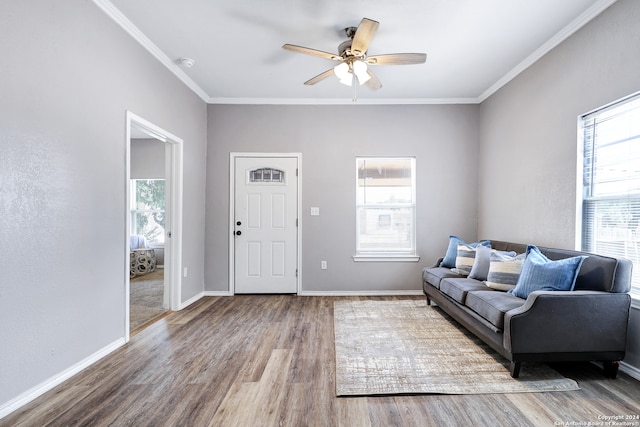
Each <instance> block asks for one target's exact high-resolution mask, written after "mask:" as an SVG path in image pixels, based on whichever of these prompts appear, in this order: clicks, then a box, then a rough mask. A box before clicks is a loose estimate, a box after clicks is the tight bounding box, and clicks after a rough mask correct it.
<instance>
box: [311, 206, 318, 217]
mask: <svg viewBox="0 0 640 427" xmlns="http://www.w3.org/2000/svg"><path fill="white" fill-rule="evenodd" d="M311 215H312V216H318V215H320V208H318V207H315V206H313V207H312V208H311Z"/></svg>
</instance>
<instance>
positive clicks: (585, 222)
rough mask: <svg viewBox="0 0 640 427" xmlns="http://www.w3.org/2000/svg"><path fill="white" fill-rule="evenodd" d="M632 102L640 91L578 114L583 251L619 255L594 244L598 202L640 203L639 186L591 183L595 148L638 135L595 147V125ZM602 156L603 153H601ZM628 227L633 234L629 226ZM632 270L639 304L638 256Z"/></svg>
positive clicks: (579, 229) (579, 233)
mask: <svg viewBox="0 0 640 427" xmlns="http://www.w3.org/2000/svg"><path fill="white" fill-rule="evenodd" d="M631 103H636V104H637V103H640V92H637V93H634V94H632V95H629V96H627V97H625V98H622V99H620V100H618V101H615V102H613V103H611V104H607V105H605V106H603V107H601V108H598V109H596V110H593V111H591V112H589V113H586V114H582V115H580V116H579V117H578V154H579V155H578V159H579V163H578V177H577V184H578V193H577V196H578V197H577V199H578V215H577V224H578V227H577V230H576V231H577V233H576V236H577V239H576V240H577V241H578V245H577V246H578V247H579V248H580V249H581V250H583V251H585V252H591V253H597V254H600V255H604V256H613V257H616V256H617V257H620V256H621V255H620V254H616V253H614V252H616V251H615V250H612V251H611V252H607V251H605V250H598V249H597V248H596V244H595V240H596V237H594V236H595V235H596V233H595V231H596V230H598V228H597V226H596V225H595V222H596V221H597V220H598V216H597V215H596V214H594V213H593V212H594V211H595V209H597V208H598V205H599V204H600V205H601V206H602V205H604V204H607V203H612V202H613V203H616V202H619V203H622V204H624V205H626V206H632V205H633V204H634V203H635V204H640V189H638V190H636V191H621V192H618V193H617V194H594V187H595V185H597V184H598V182H597V181H595V180H594V176H595V174H596V172H595V167H596V165H597V163H596V162H597V160H594V159H597V156H598V150H599V149H600V150H602V149H606V148H607V147H609V146H610V145H612V144H617V143H624V142H626V141H629V140H634V139H637V136H636V135H634V134H633V133H632V134H626V135H625V137H623V138H617V139H616V140H615V141H613V142H612V143H610V144H608V145H604V146H601V147H596V141H597V126H598V124H600V123H604V122H606V119H607V117H608V116H610V115H611V114H612V112H614V113H615V110H616V109H619V110H621V112H619V113H618V114H628V111H627V112H624V111H622V110H623V109H624V108H625V106H628V105H629V104H631ZM634 107H635V108H634V109H635V110H638V109H640V106H634ZM631 111H632V110H631ZM603 117H604V118H605V120H604V121H598V119H599V118H600V119H602V118H603ZM601 156H603V155H602V154H601ZM631 180H632V176H629V179H623V180H622V181H623V182H626V183H628V182H630V181H631ZM605 228H606V227H605ZM636 230H638V229H636ZM629 231H630V233H631V234H633V232H632V231H631V230H629ZM638 237H639V235H638V234H636V239H637V238H638ZM621 241H623V242H624V245H625V248H626V245H627V243H631V242H633V241H630V240H624V239H623V240H621ZM635 244H636V245H638V246H640V240H636V242H635ZM628 258H629V259H630V260H631V261H632V262H634V259H631V258H632V257H628ZM633 270H634V273H633V275H632V282H631V290H630V295H631V297H632V300H633V301H634V305H635V306H637V307H640V257H636V260H635V262H634V268H633ZM634 276H635V277H634ZM634 282H635V284H634Z"/></svg>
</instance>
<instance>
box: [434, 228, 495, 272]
mask: <svg viewBox="0 0 640 427" xmlns="http://www.w3.org/2000/svg"><path fill="white" fill-rule="evenodd" d="M458 243H466V242H465V241H464V240H462V239H461V238H459V237H457V236H453V235H452V236H449V246H448V247H447V253H446V254H445V255H444V258H443V259H442V262H441V263H440V267H447V268H455V266H456V257H457V256H458ZM470 244H471V245H474V246H477V245H484V246H489V245H491V242H490V241H488V240H485V241H482V242H475V243H470Z"/></svg>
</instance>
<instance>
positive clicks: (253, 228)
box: [233, 157, 298, 294]
mask: <svg viewBox="0 0 640 427" xmlns="http://www.w3.org/2000/svg"><path fill="white" fill-rule="evenodd" d="M234 167H235V185H234V187H235V190H234V192H235V197H234V199H235V203H234V214H235V217H234V222H233V224H234V230H233V233H234V248H235V251H234V252H235V253H234V284H235V293H251V294H254V293H296V292H297V283H298V279H297V271H296V270H297V264H298V229H297V228H298V227H297V216H298V215H297V213H298V200H297V198H298V177H297V168H298V159H297V157H236V158H235V165H234Z"/></svg>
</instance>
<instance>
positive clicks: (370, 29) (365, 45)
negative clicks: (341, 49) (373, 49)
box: [351, 18, 380, 56]
mask: <svg viewBox="0 0 640 427" xmlns="http://www.w3.org/2000/svg"><path fill="white" fill-rule="evenodd" d="M379 26H380V23H379V22H378V21H373V20H371V19H368V18H362V21H360V25H358V29H357V30H356V34H355V35H354V36H353V42H352V43H351V52H353V54H354V55H356V56H360V55H363V54H364V53H365V52H366V51H367V49H369V43H371V40H372V39H373V36H374V35H375V34H376V31H378V27H379Z"/></svg>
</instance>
